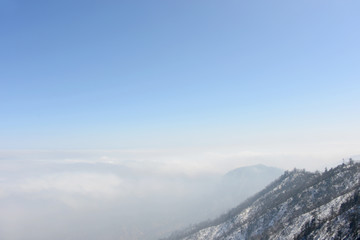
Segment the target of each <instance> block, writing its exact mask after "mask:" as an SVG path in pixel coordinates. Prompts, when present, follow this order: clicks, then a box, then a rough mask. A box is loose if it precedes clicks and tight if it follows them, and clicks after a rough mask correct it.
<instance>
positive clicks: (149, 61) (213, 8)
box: [0, 0, 360, 154]
mask: <svg viewBox="0 0 360 240" xmlns="http://www.w3.org/2000/svg"><path fill="white" fill-rule="evenodd" d="M0 9H1V10H0V36H1V37H0V53H1V54H0V66H1V71H0V132H1V134H0V148H1V149H123V148H162V147H193V146H219V145H233V146H248V147H249V149H252V150H254V149H255V150H256V149H257V148H258V147H259V148H260V146H261V148H262V149H263V148H264V146H265V147H268V148H271V147H277V149H285V148H286V146H287V144H288V143H289V142H291V143H293V145H296V144H298V145H304V144H307V143H313V144H319V146H320V145H321V146H322V147H323V148H322V149H323V151H324V152H326V149H327V148H329V147H332V148H336V146H337V145H336V144H337V143H339V142H340V143H339V144H340V145H341V146H340V145H339V147H341V148H342V149H346V152H348V154H357V153H358V152H356V151H357V149H359V146H360V141H359V140H358V136H359V134H360V128H359V124H358V119H359V117H360V114H359V113H360V111H359V110H360V109H359V103H360V94H359V90H360V78H359V77H360V67H359V66H360V44H359V43H360V31H359V26H360V14H359V11H360V3H359V2H358V1H321V0H319V1H233V0H230V1H213V0H210V1H82V0H81V1H76V0H75V1H68V0H65V1H21V0H17V1H16V0H5V1H4V0H1V1H0ZM344 146H346V147H345V148H344ZM314 147H315V148H316V145H314ZM311 149H313V148H311ZM311 149H310V148H306V150H305V151H309V154H310V152H311V151H312V150H311ZM344 152H345V150H344Z"/></svg>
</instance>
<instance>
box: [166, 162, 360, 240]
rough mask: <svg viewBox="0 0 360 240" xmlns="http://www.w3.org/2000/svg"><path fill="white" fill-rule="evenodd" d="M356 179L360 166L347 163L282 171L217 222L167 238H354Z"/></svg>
mask: <svg viewBox="0 0 360 240" xmlns="http://www.w3.org/2000/svg"><path fill="white" fill-rule="evenodd" d="M359 179H360V163H354V162H353V161H351V162H349V163H347V164H344V163H343V164H342V165H339V166H337V167H336V168H332V169H330V170H326V171H324V172H323V173H319V172H315V173H311V172H307V171H305V170H297V169H294V170H293V171H286V172H285V173H284V174H283V175H282V176H280V177H279V178H278V179H276V180H275V181H273V182H272V183H271V184H269V185H268V186H267V187H266V188H264V189H263V190H262V191H260V192H258V193H257V194H255V195H253V196H252V197H250V198H248V200H246V201H244V202H243V203H241V204H240V205H238V206H237V207H235V208H233V209H232V210H230V211H229V212H227V213H225V214H223V215H221V216H220V217H219V218H217V219H215V220H212V221H206V222H202V223H199V224H197V225H194V226H192V227H189V228H188V229H186V230H184V231H178V232H175V233H173V234H172V235H171V236H170V237H169V238H167V239H168V240H179V239H186V240H205V239H209V240H212V239H213V240H215V239H224V240H225V239H228V240H230V239H233V240H242V239H313V238H316V239H345V238H347V237H351V239H357V238H359V236H360V233H359V230H358V229H359V215H360V214H359V213H360V207H359V205H360V204H359V202H360V201H359V199H360V197H359V192H360V180H359ZM336 221H337V224H335V222H336ZM338 226H341V227H338ZM341 237H343V238H341Z"/></svg>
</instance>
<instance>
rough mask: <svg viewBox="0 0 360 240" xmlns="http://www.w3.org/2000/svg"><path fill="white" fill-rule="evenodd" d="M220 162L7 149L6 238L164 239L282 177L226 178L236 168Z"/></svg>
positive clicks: (0, 227) (3, 187) (0, 201)
mask: <svg viewBox="0 0 360 240" xmlns="http://www.w3.org/2000/svg"><path fill="white" fill-rule="evenodd" d="M185 155H186V154H185ZM185 155H184V156H185ZM195 155H196V154H195ZM146 156H147V157H146ZM149 156H153V158H152V157H149ZM180 156H181V155H180ZM184 156H183V157H184ZM187 157H190V156H187ZM193 157H195V156H193ZM197 157H199V156H197ZM165 159H168V160H167V161H166V160H165ZM215 162H216V161H211V159H203V160H202V161H195V160H193V159H192V160H186V159H184V161H183V164H181V161H180V160H179V159H174V158H171V154H169V153H164V152H162V151H143V152H142V151H130V150H128V151H2V152H1V164H0V176H1V177H0V211H1V215H0V236H1V239H5V240H7V239H9V240H12V239H29V240H32V239H55V240H56V239H158V238H159V237H164V236H167V235H168V234H170V233H171V232H172V231H174V230H178V229H181V228H184V227H186V226H188V225H189V224H194V223H197V222H199V221H202V220H207V219H209V218H214V217H216V216H218V215H219V214H222V213H224V212H225V211H226V210H228V209H230V208H232V207H235V206H236V205H237V204H238V203H240V202H241V201H242V200H244V199H245V198H247V197H249V196H250V195H251V194H254V193H255V192H256V191H259V190H260V189H261V188H262V187H264V186H265V185H266V184H267V183H268V182H269V181H271V180H272V179H274V178H275V177H276V176H278V175H280V174H281V171H280V170H278V169H275V168H274V169H275V171H273V172H272V170H271V169H270V170H269V172H270V174H269V175H268V176H267V177H265V176H264V177H263V178H259V176H258V175H256V174H253V175H251V174H250V175H249V176H246V175H244V174H242V175H241V176H239V177H237V176H236V174H235V175H234V174H233V176H231V174H230V175H226V176H224V174H225V173H226V172H227V170H231V169H232V167H233V166H232V164H229V163H226V161H224V164H222V166H221V164H218V165H217V166H218V168H216V164H215ZM206 163H207V164H206ZM255 163H256V162H255ZM244 165H246V162H245V163H244V162H241V161H238V167H241V166H244ZM227 168H229V169H227ZM216 170H217V171H216ZM234 176H235V177H234ZM235 189H236V191H234V190H235Z"/></svg>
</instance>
